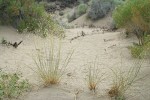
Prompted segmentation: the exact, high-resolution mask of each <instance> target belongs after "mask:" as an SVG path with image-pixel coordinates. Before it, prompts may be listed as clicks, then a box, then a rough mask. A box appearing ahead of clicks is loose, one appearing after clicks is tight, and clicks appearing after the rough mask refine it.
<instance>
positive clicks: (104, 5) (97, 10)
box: [88, 0, 113, 20]
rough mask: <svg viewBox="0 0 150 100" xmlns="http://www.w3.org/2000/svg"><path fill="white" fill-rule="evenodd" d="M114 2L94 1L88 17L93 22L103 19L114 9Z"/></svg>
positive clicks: (106, 0) (108, 0)
mask: <svg viewBox="0 0 150 100" xmlns="http://www.w3.org/2000/svg"><path fill="white" fill-rule="evenodd" d="M112 3H113V1H112V0H92V3H91V6H90V10H89V11H88V17H89V18H90V19H92V20H97V19H100V18H103V17H105V16H106V15H107V13H108V12H109V11H110V10H111V8H112V6H113V5H112Z"/></svg>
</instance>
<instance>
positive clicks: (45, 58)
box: [33, 36, 73, 86]
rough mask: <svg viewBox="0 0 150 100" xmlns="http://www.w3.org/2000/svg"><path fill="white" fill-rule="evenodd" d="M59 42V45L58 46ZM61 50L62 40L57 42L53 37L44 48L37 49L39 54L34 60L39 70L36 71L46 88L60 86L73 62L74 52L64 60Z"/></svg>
mask: <svg viewBox="0 0 150 100" xmlns="http://www.w3.org/2000/svg"><path fill="white" fill-rule="evenodd" d="M57 42H58V45H57V44H56V43H57ZM61 48H62V42H61V39H60V38H59V40H58V41H55V40H54V37H53V36H51V37H50V39H49V41H48V42H47V43H45V44H44V47H43V48H41V49H39V48H37V49H38V51H37V54H36V55H35V58H34V59H33V60H34V62H35V65H36V67H37V70H34V71H35V72H36V73H37V74H38V75H39V77H40V78H41V79H42V81H43V82H44V85H45V86H49V85H52V84H58V83H59V82H60V80H61V78H62V75H63V74H64V73H65V70H66V68H67V66H68V64H69V62H70V60H71V57H72V54H73V51H72V52H71V53H70V54H68V55H67V57H66V58H65V59H64V60H62V51H61Z"/></svg>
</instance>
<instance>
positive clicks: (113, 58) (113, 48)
mask: <svg viewBox="0 0 150 100" xmlns="http://www.w3.org/2000/svg"><path fill="white" fill-rule="evenodd" d="M82 31H83V32H84V33H85V34H86V35H85V36H84V37H79V38H77V39H75V40H73V41H71V42H70V40H71V39H72V38H74V37H76V36H80V35H81V33H82ZM0 37H4V38H5V39H7V40H9V41H11V42H15V41H21V40H23V43H22V44H21V45H20V46H19V47H18V48H17V49H15V48H13V47H7V46H4V45H0V68H2V69H3V70H4V71H6V72H20V73H22V76H23V78H24V79H28V80H29V83H30V84H32V86H33V89H32V90H31V91H30V92H27V93H25V94H24V95H23V96H21V97H20V98H19V99H18V100H111V98H110V97H109V96H108V95H107V92H108V90H109V89H110V87H111V85H112V78H113V74H112V72H111V70H110V68H112V69H118V68H120V69H122V70H128V69H129V68H130V67H132V66H134V65H135V62H137V61H136V59H134V58H132V57H131V54H130V51H129V50H128V48H127V47H128V46H131V45H132V43H133V42H136V41H137V40H136V38H135V37H130V38H126V37H125V35H124V34H123V33H122V32H103V31H101V29H100V28H75V29H66V38H65V39H64V40H63V49H62V50H63V51H62V52H63V55H64V56H65V55H66V53H68V52H69V51H70V50H71V49H72V48H73V49H74V50H75V51H74V54H73V56H72V60H71V62H70V64H69V65H68V67H67V70H66V73H65V75H64V76H63V79H62V81H61V82H60V84H58V85H54V86H50V87H43V84H42V81H41V80H40V79H39V78H38V75H37V74H36V73H35V72H34V71H33V70H31V69H32V68H33V69H36V66H35V65H34V63H33V60H32V54H33V51H34V50H35V43H36V42H37V43H39V42H40V43H41V44H39V45H42V43H44V42H46V41H47V40H46V39H41V38H40V37H38V36H35V35H33V34H18V33H17V31H16V30H15V29H13V28H12V27H8V26H7V27H0ZM36 40H38V41H36ZM96 56H98V58H99V61H98V62H99V63H100V64H101V65H100V66H99V68H100V69H101V72H104V73H105V79H104V80H103V81H102V82H101V83H100V84H99V85H98V89H97V91H96V93H95V94H94V93H93V92H91V91H89V89H88V87H87V84H86V79H85V78H86V75H87V66H86V64H87V63H88V62H90V61H92V60H94V59H95V57H96ZM121 60H122V64H121V65H120V62H121ZM149 73H150V66H149V62H147V61H145V63H144V64H143V66H142V68H141V72H140V74H139V77H142V76H144V75H147V76H146V77H144V78H142V79H140V80H139V81H137V82H136V83H135V84H134V85H133V86H132V87H131V88H130V89H129V90H128V91H127V93H126V98H127V100H150V84H149V83H150V75H149ZM67 74H69V76H68V75H67Z"/></svg>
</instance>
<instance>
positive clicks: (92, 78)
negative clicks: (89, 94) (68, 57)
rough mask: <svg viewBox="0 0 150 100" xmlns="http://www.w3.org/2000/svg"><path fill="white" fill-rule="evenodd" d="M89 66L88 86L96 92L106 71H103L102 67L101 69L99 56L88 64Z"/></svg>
mask: <svg viewBox="0 0 150 100" xmlns="http://www.w3.org/2000/svg"><path fill="white" fill-rule="evenodd" d="M87 66H88V75H87V83H88V88H89V90H91V91H94V92H96V89H97V87H98V85H99V83H100V82H102V80H103V79H104V73H102V69H100V64H99V63H98V61H97V58H95V60H94V61H93V62H90V63H88V64H87Z"/></svg>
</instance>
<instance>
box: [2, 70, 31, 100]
mask: <svg viewBox="0 0 150 100" xmlns="http://www.w3.org/2000/svg"><path fill="white" fill-rule="evenodd" d="M20 78H21V77H20V75H19V74H17V73H14V74H9V73H5V72H3V71H0V100H3V99H6V98H7V99H9V100H10V99H12V98H17V97H18V96H20V95H21V94H22V93H23V92H25V91H27V90H28V89H29V87H30V85H29V83H28V81H27V80H22V79H20Z"/></svg>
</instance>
